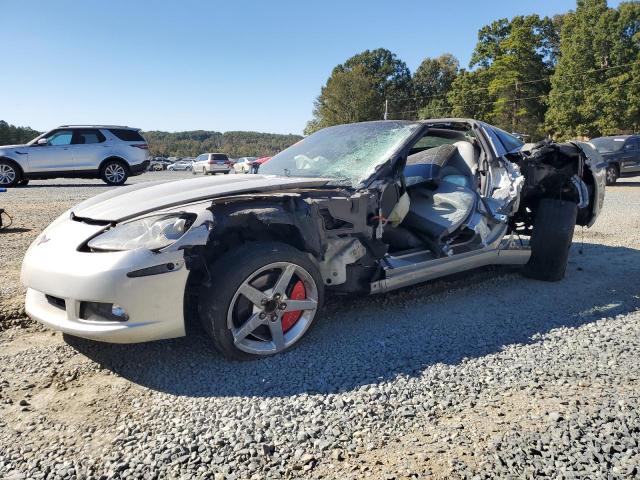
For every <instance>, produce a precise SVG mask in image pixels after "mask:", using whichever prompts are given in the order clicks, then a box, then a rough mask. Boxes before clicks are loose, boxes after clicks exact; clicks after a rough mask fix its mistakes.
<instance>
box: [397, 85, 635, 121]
mask: <svg viewBox="0 0 640 480" xmlns="http://www.w3.org/2000/svg"><path fill="white" fill-rule="evenodd" d="M638 84H640V81H637V82H628V83H624V84H622V85H618V88H620V87H627V86H631V85H638ZM574 93H575V92H556V95H561V96H562V95H570V94H574ZM549 95H551V94H550V93H545V94H544V95H535V96H531V97H518V98H513V99H508V98H499V99H498V100H494V101H491V102H479V103H465V104H456V105H449V106H448V107H441V108H440V109H439V110H445V109H451V108H455V107H463V108H464V107H480V106H484V105H495V104H498V103H506V104H509V103H514V102H516V103H517V102H519V101H522V100H535V99H540V98H545V97H548V96H549ZM421 110H422V109H414V110H403V111H400V112H391V113H389V116H390V117H392V116H394V115H404V114H406V113H418V112H420V111H421Z"/></svg>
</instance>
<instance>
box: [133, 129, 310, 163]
mask: <svg viewBox="0 0 640 480" xmlns="http://www.w3.org/2000/svg"><path fill="white" fill-rule="evenodd" d="M142 134H143V135H144V137H145V138H146V139H147V141H148V142H149V147H150V149H151V153H152V154H153V155H154V156H162V157H172V156H173V157H195V156H196V155H199V154H200V153H205V152H222V153H226V154H227V155H229V156H231V157H234V158H237V157H262V156H267V155H274V154H276V153H278V152H280V151H281V150H284V149H285V148H287V147H289V146H291V145H293V144H294V143H296V142H297V141H299V140H301V139H302V137H301V136H299V135H279V134H275V133H259V132H225V133H220V132H210V131H205V130H194V131H190V132H175V133H170V132H158V131H151V132H143V133H142Z"/></svg>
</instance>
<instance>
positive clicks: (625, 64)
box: [391, 62, 636, 102]
mask: <svg viewBox="0 0 640 480" xmlns="http://www.w3.org/2000/svg"><path fill="white" fill-rule="evenodd" d="M635 64H636V62H631V63H624V64H622V65H613V66H610V67H602V68H595V69H593V70H586V71H584V72H578V73H567V74H564V75H558V77H559V78H564V77H577V76H580V75H583V76H586V75H589V74H591V73H597V72H602V71H605V70H611V69H614V68H624V67H630V66H632V65H635ZM554 76H555V74H553V75H547V76H545V77H542V78H538V79H535V80H522V81H520V80H518V81H515V82H513V83H507V84H506V85H504V86H505V87H510V86H515V85H529V84H531V83H539V82H546V81H550V80H551V79H552V78H553V77H554ZM490 88H491V87H489V86H487V87H478V88H474V89H471V90H467V92H469V93H471V92H478V91H482V90H489V89H490ZM447 95H448V93H441V94H438V95H425V96H419V97H409V98H404V99H402V100H391V102H394V101H397V102H402V101H407V100H421V99H427V98H441V97H446V96H447Z"/></svg>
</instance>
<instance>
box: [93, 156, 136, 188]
mask: <svg viewBox="0 0 640 480" xmlns="http://www.w3.org/2000/svg"><path fill="white" fill-rule="evenodd" d="M100 178H101V179H102V181H103V182H104V183H106V184H107V185H115V186H118V185H124V183H125V182H126V181H127V178H129V167H128V166H127V164H126V163H124V162H123V161H122V160H107V161H106V162H104V164H103V165H102V168H100Z"/></svg>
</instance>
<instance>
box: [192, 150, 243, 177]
mask: <svg viewBox="0 0 640 480" xmlns="http://www.w3.org/2000/svg"><path fill="white" fill-rule="evenodd" d="M192 171H193V174H194V175H195V174H196V173H202V174H204V175H215V174H216V173H225V174H227V173H229V172H234V170H233V163H232V162H231V160H229V157H228V156H227V155H226V154H224V153H203V154H202V155H198V156H197V157H196V160H195V161H194V162H193V169H192Z"/></svg>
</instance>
